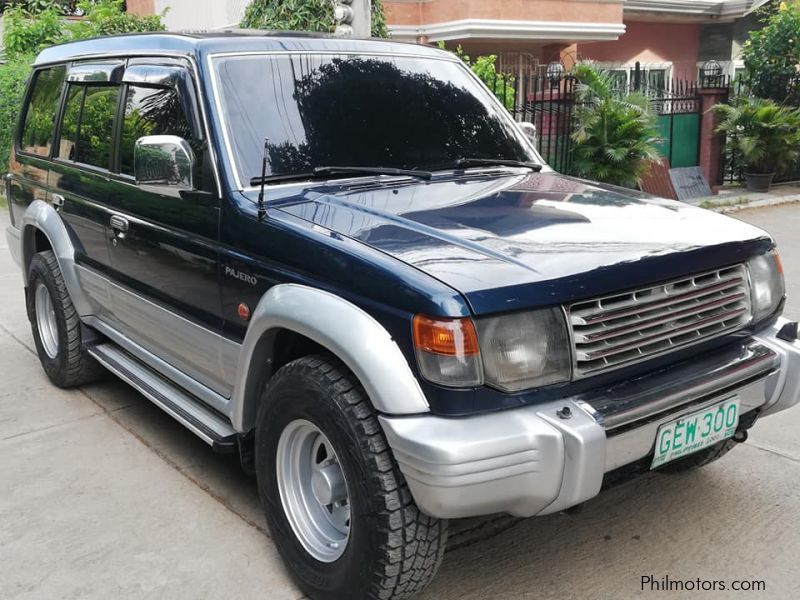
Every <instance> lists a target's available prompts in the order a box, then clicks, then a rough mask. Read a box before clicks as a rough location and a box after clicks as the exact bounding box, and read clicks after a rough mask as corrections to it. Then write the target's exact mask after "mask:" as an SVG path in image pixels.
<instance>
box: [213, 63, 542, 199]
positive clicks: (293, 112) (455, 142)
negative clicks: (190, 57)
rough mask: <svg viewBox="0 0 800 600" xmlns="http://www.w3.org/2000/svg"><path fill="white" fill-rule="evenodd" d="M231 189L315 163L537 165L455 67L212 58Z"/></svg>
mask: <svg viewBox="0 0 800 600" xmlns="http://www.w3.org/2000/svg"><path fill="white" fill-rule="evenodd" d="M214 66H215V77H216V81H215V92H216V93H217V94H218V98H219V101H220V105H221V106H220V108H221V116H220V118H221V120H222V121H223V126H224V127H225V130H226V131H225V135H226V142H227V144H228V146H229V148H230V152H231V154H232V158H233V161H234V165H235V168H236V172H237V176H238V179H239V183H240V185H243V186H244V185H247V182H249V181H250V179H251V178H253V177H258V176H260V175H261V168H262V165H261V162H262V156H263V154H264V143H265V139H266V140H267V156H268V165H267V170H266V175H268V176H270V175H284V174H286V175H288V174H295V173H307V172H311V171H313V170H314V169H315V168H316V167H323V166H331V165H337V166H344V165H347V166H359V167H393V168H400V169H426V170H428V169H437V168H440V169H441V168H448V167H453V166H456V161H458V159H463V158H477V159H480V158H483V159H504V160H512V161H526V162H541V159H540V158H539V157H538V156H537V155H536V153H535V151H534V150H533V149H532V148H531V146H530V144H528V143H527V141H526V139H525V138H524V136H523V135H522V134H521V132H520V131H519V130H518V129H517V128H516V126H515V125H514V123H513V121H512V120H511V118H510V116H509V115H508V114H507V113H506V112H505V110H504V109H503V108H502V107H501V106H500V104H499V103H498V102H496V101H495V100H494V99H493V98H492V97H491V95H490V93H489V92H488V91H486V90H485V89H484V88H483V87H482V86H480V85H479V84H478V83H477V82H476V81H475V80H474V79H473V78H472V76H471V75H470V73H469V72H468V71H467V70H466V68H465V67H463V66H462V65H461V63H460V62H454V61H449V60H436V59H427V60H426V59H420V58H414V57H402V56H373V55H366V56H365V55H360V56H351V55H327V54H286V55H242V56H222V57H216V58H215V59H214Z"/></svg>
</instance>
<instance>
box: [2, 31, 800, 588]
mask: <svg viewBox="0 0 800 600" xmlns="http://www.w3.org/2000/svg"><path fill="white" fill-rule="evenodd" d="M10 164H11V166H10V173H9V175H8V176H7V178H6V186H7V196H8V199H9V208H10V212H11V221H12V225H11V226H10V227H9V228H8V230H7V236H8V239H9V247H10V248H11V250H12V253H13V254H14V257H15V259H16V260H17V262H18V263H19V265H20V267H21V269H22V274H23V281H22V283H23V285H24V288H25V293H26V298H27V307H28V315H29V318H30V321H31V326H32V329H33V335H34V339H35V342H36V348H37V351H38V354H39V358H40V360H41V363H42V366H43V368H44V370H45V372H46V373H47V375H48V376H49V378H50V379H51V380H52V382H53V383H54V384H55V385H58V386H62V387H67V386H75V385H81V384H84V383H87V382H90V381H92V380H93V379H95V378H97V377H98V376H99V375H100V374H101V373H102V372H104V370H109V371H111V372H112V373H114V374H116V375H118V376H119V377H121V378H122V379H123V380H125V381H126V382H128V383H129V384H130V385H132V386H133V387H134V388H136V389H137V390H139V391H140V392H141V393H142V394H143V395H144V396H146V397H147V398H148V399H150V400H151V401H152V402H154V403H155V404H157V405H158V406H160V407H161V408H162V409H163V410H165V411H166V412H167V413H169V414H170V415H172V416H173V417H174V418H175V419H177V420H178V421H179V422H180V423H182V424H183V425H184V426H186V427H187V428H188V429H190V430H191V431H192V432H194V433H195V434H197V435H198V436H199V437H200V438H202V439H203V440H205V441H206V442H207V443H208V444H209V445H210V446H211V447H212V448H213V449H214V450H216V451H219V452H236V453H238V454H239V456H240V457H241V462H242V464H243V466H244V467H245V468H246V469H248V470H250V471H253V472H254V473H255V474H256V476H257V481H258V487H259V490H260V495H261V498H262V501H263V506H264V510H265V512H266V516H267V520H268V523H269V527H270V530H271V531H272V539H273V541H274V543H275V544H276V545H277V547H278V549H279V550H280V552H281V554H282V556H283V557H284V559H285V561H286V563H287V565H288V567H289V569H290V571H291V572H292V574H293V575H294V577H295V578H296V580H297V582H298V584H299V585H300V587H301V588H302V589H303V590H304V591H305V592H306V593H307V594H308V596H309V597H311V598H313V599H340V598H348V599H362V598H370V599H378V598H380V599H386V600H388V599H398V598H408V597H411V596H413V595H414V594H416V593H417V592H419V591H420V590H421V589H422V588H424V586H425V585H426V584H427V583H428V582H429V581H430V580H431V578H432V577H433V576H434V574H435V572H436V570H437V568H438V566H439V564H440V562H441V559H442V555H443V553H444V550H445V544H446V540H447V527H448V525H447V524H448V521H447V520H448V519H454V518H460V517H471V516H477V515H487V514H491V513H497V512H505V513H510V514H512V515H517V516H524V517H528V516H533V515H543V514H548V513H553V512H556V511H562V510H566V509H569V508H572V507H576V506H578V505H580V504H581V503H582V502H584V501H586V500H588V499H589V498H592V497H593V496H595V495H596V494H598V493H599V492H600V490H601V488H603V487H604V485H608V484H610V483H612V482H616V481H619V480H621V479H625V478H628V477H632V476H635V475H637V474H639V473H643V472H646V471H648V470H650V469H658V470H659V471H661V472H664V473H675V472H680V471H684V470H687V469H693V468H696V467H699V466H702V465H704V464H706V463H708V462H710V461H712V460H714V459H716V458H718V457H720V456H722V455H723V454H725V453H726V452H727V451H728V450H730V449H731V448H732V447H733V446H734V445H735V443H736V442H742V441H744V440H745V439H746V437H747V430H748V429H749V428H750V427H752V426H753V424H754V423H755V421H756V420H757V419H759V418H761V417H762V416H764V415H767V414H770V413H775V412H777V411H779V410H782V409H785V408H787V407H790V406H792V405H794V404H795V403H796V402H797V401H798V397H799V395H800V381H799V380H798V378H800V343H798V342H797V340H796V338H797V324H796V323H791V322H788V321H786V320H785V319H782V318H781V316H780V314H781V310H782V307H783V304H784V282H783V275H782V271H781V266H780V261H779V258H778V254H777V253H776V250H775V243H774V242H773V240H772V239H771V238H770V237H769V236H768V235H767V234H766V233H764V232H763V231H760V230H759V229H756V228H754V227H751V226H750V225H747V224H745V223H742V222H739V221H736V220H733V219H730V218H727V217H724V216H721V215H718V214H715V213H711V212H707V211H704V210H700V209H698V208H694V207H691V206H687V205H685V204H682V203H679V202H673V201H669V200H662V199H657V198H649V197H646V196H644V195H642V194H639V193H637V192H633V191H631V190H626V189H619V188H614V187H609V186H604V185H598V184H594V183H591V182H588V181H582V180H578V179H574V178H570V177H565V176H562V175H559V174H558V173H555V172H554V171H553V170H552V169H550V168H549V167H548V166H547V165H546V164H545V163H544V161H543V160H542V158H541V157H540V156H539V155H538V154H537V152H536V150H535V148H534V146H533V144H532V143H531V141H530V140H529V139H528V137H526V135H525V134H524V133H523V129H522V128H520V126H519V125H518V124H516V123H515V122H514V121H513V120H512V119H511V117H510V116H509V115H508V113H507V112H506V110H505V109H504V108H503V106H502V105H501V104H500V103H499V102H498V101H497V100H496V99H495V97H494V96H493V95H492V94H491V93H490V92H489V90H487V89H486V87H485V86H483V84H482V83H481V82H480V81H479V80H478V79H477V78H476V77H475V76H474V75H473V74H472V73H471V72H470V70H469V69H467V68H466V67H465V66H464V65H463V64H462V63H461V62H460V61H459V60H458V59H457V58H456V57H455V56H453V55H451V54H449V53H447V52H444V51H442V50H438V49H435V48H429V47H425V46H419V45H411V44H403V43H396V42H389V41H373V40H352V39H336V38H328V37H315V36H309V35H290V34H268V35H265V34H259V35H254V34H252V33H251V34H247V33H241V34H226V35H210V36H202V35H198V36H192V35H168V34H147V35H133V36H121V37H109V38H103V39H96V40H89V41H81V42H74V43H70V44H65V45H61V46H56V47H52V48H49V49H46V50H44V51H43V52H42V53H41V54H40V55H39V56H38V58H37V59H36V62H35V65H34V71H33V75H32V77H31V80H30V83H29V85H28V90H27V93H26V95H25V100H24V106H23V107H22V110H21V117H20V124H19V128H18V131H17V135H16V139H15V143H14V148H13V149H12V156H11V163H10Z"/></svg>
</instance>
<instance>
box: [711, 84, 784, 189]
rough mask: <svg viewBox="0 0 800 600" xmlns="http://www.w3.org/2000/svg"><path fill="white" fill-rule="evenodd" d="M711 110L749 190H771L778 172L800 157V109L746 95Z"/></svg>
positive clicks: (718, 129)
mask: <svg viewBox="0 0 800 600" xmlns="http://www.w3.org/2000/svg"><path fill="white" fill-rule="evenodd" d="M712 110H713V111H714V112H715V113H716V114H717V116H718V117H719V124H718V126H717V131H718V132H719V133H724V134H725V136H726V144H727V146H728V151H729V152H731V153H732V155H733V156H734V157H735V161H736V164H737V165H739V166H740V167H741V168H742V170H743V171H744V177H745V183H746V186H747V190H748V191H750V192H768V191H769V188H770V186H771V185H772V180H773V178H774V177H775V175H776V174H777V173H781V172H784V171H786V170H787V169H788V168H789V167H790V166H792V165H793V164H795V163H796V162H797V161H798V160H800V109H797V108H791V107H788V106H781V105H779V104H776V103H775V102H773V101H772V100H766V99H764V98H747V97H744V98H739V99H737V100H736V101H735V102H734V103H733V104H717V105H716V106H714V108H713V109H712Z"/></svg>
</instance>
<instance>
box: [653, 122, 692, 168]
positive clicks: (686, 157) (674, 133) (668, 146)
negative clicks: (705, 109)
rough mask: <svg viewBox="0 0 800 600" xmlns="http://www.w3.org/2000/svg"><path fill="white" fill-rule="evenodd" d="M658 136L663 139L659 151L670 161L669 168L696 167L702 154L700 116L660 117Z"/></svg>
mask: <svg viewBox="0 0 800 600" xmlns="http://www.w3.org/2000/svg"><path fill="white" fill-rule="evenodd" d="M658 134H659V136H660V137H661V139H662V142H661V144H659V146H658V149H659V151H660V152H661V154H662V155H663V156H664V157H665V158H667V159H668V160H669V166H670V167H671V168H673V169H675V168H678V167H696V166H697V165H698V164H700V163H699V158H700V156H699V154H700V148H699V145H700V114H699V113H686V114H676V115H660V116H659V117H658Z"/></svg>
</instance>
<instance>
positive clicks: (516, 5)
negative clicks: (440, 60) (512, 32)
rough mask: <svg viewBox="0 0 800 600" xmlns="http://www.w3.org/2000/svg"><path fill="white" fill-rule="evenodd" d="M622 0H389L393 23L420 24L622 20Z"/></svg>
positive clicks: (387, 13)
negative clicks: (482, 20)
mask: <svg viewBox="0 0 800 600" xmlns="http://www.w3.org/2000/svg"><path fill="white" fill-rule="evenodd" d="M622 6H623V4H622V2H621V1H620V0H504V1H496V0H495V1H491V2H490V1H487V0H420V1H418V0H386V1H385V2H384V8H385V10H386V17H387V20H388V22H389V23H391V24H392V25H420V24H430V23H442V22H447V21H458V20H461V19H498V20H519V21H571V22H585V23H619V22H621V21H622Z"/></svg>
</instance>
